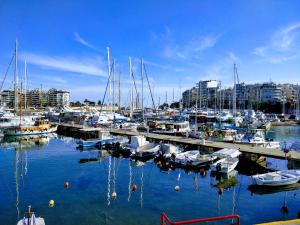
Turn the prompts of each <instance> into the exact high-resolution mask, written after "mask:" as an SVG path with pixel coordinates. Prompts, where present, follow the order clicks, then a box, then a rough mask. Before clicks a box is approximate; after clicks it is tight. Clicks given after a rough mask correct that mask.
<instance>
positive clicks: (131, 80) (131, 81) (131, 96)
mask: <svg viewBox="0 0 300 225" xmlns="http://www.w3.org/2000/svg"><path fill="white" fill-rule="evenodd" d="M129 76H130V117H132V115H133V77H132V69H131V57H129Z"/></svg>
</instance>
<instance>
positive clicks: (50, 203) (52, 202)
mask: <svg viewBox="0 0 300 225" xmlns="http://www.w3.org/2000/svg"><path fill="white" fill-rule="evenodd" d="M49 207H51V208H52V207H54V200H52V199H51V200H50V201H49Z"/></svg>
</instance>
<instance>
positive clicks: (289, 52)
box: [252, 21, 300, 64]
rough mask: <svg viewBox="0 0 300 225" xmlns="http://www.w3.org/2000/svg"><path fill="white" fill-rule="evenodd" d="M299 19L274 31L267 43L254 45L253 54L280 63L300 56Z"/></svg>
mask: <svg viewBox="0 0 300 225" xmlns="http://www.w3.org/2000/svg"><path fill="white" fill-rule="evenodd" d="M299 47H300V21H298V22H295V23H293V24H289V25H287V26H285V27H283V28H280V29H278V30H277V31H275V32H274V33H273V34H272V35H271V36H270V40H269V42H268V44H266V45H265V46H259V47H256V48H255V49H254V50H253V52H252V53H253V54H254V55H257V56H259V57H261V58H262V59H263V60H264V61H267V62H270V63H274V64H277V63H282V62H286V61H289V60H292V59H295V58H298V57H299V56H300V54H299V51H298V49H299Z"/></svg>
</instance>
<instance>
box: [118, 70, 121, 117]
mask: <svg viewBox="0 0 300 225" xmlns="http://www.w3.org/2000/svg"><path fill="white" fill-rule="evenodd" d="M118 102H119V113H121V73H119V100H118Z"/></svg>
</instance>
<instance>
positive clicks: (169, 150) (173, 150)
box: [160, 143, 183, 159]
mask: <svg viewBox="0 0 300 225" xmlns="http://www.w3.org/2000/svg"><path fill="white" fill-rule="evenodd" d="M182 151H183V150H182V149H181V148H180V147H178V146H176V145H172V144H165V143H162V144H161V147H160V153H161V156H162V159H170V158H171V157H172V156H175V155H176V154H179V153H181V152H182Z"/></svg>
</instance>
